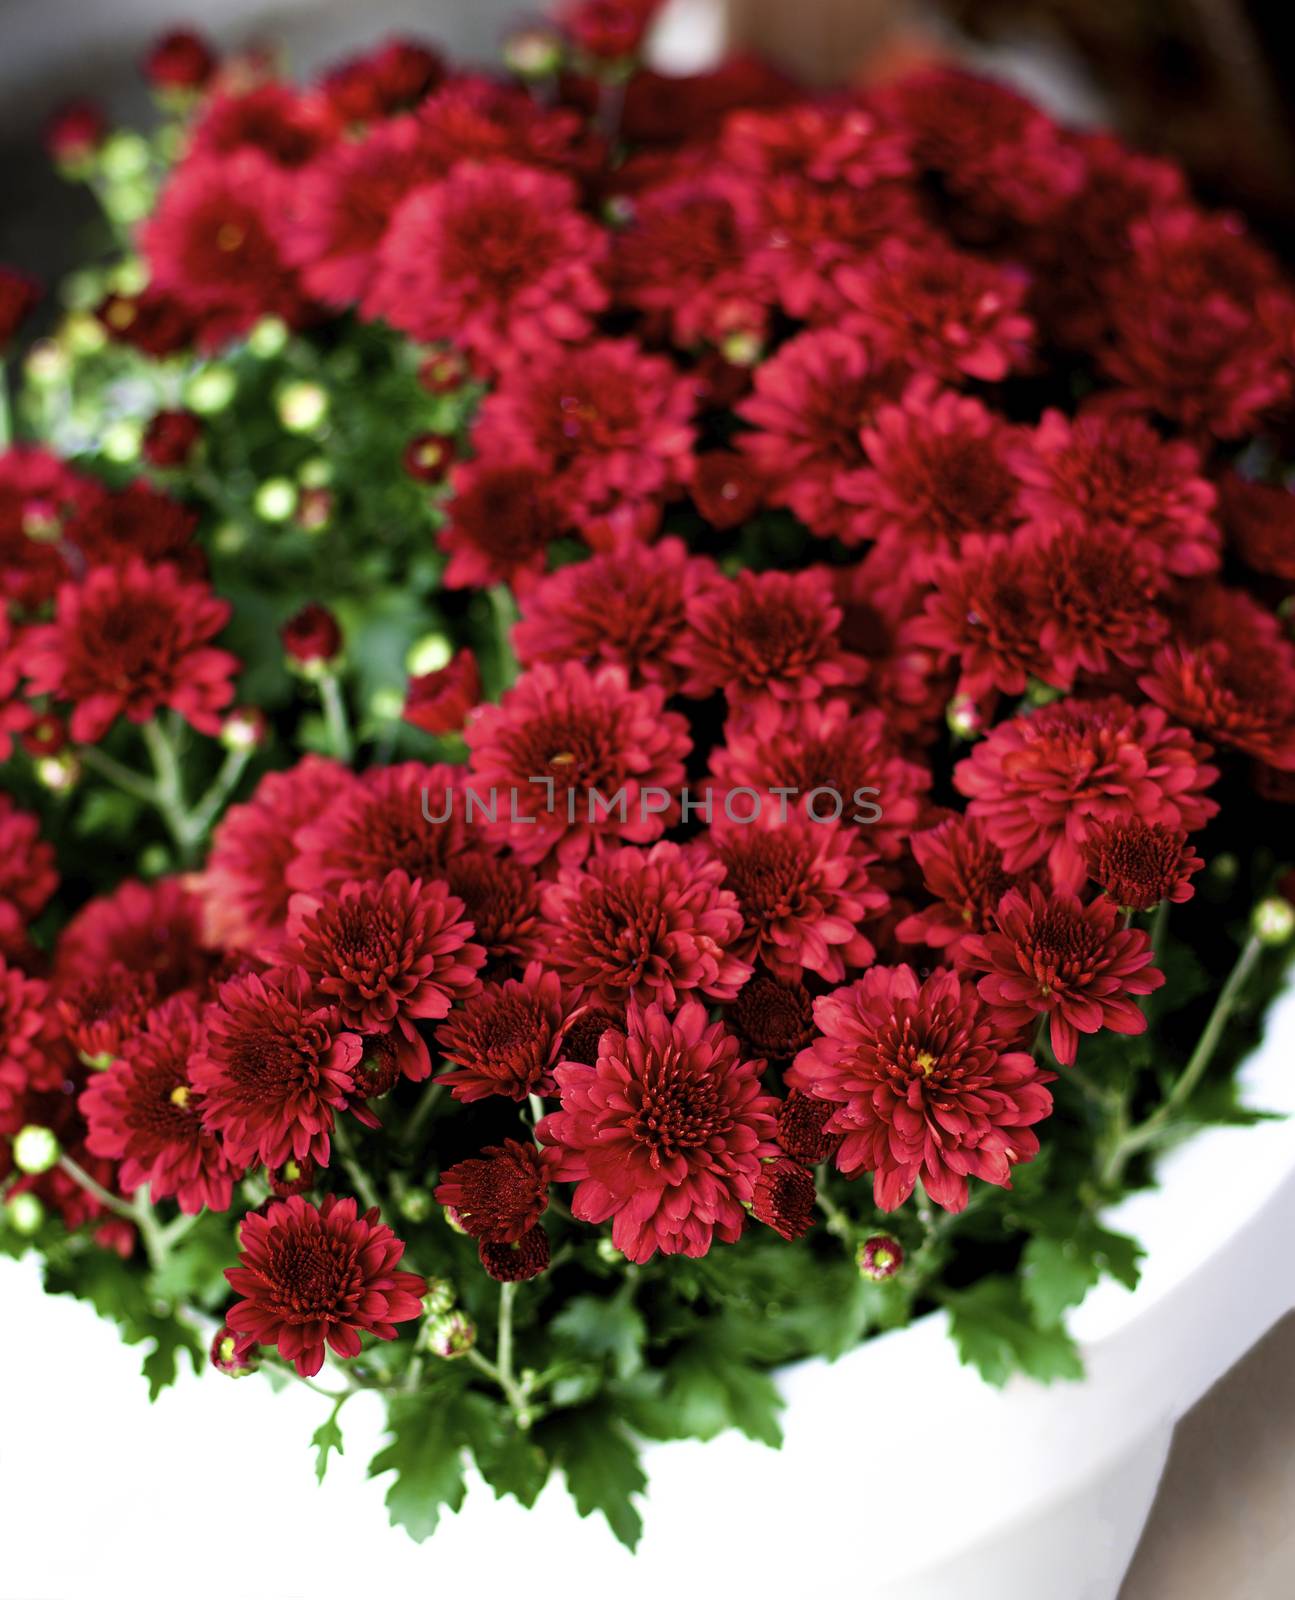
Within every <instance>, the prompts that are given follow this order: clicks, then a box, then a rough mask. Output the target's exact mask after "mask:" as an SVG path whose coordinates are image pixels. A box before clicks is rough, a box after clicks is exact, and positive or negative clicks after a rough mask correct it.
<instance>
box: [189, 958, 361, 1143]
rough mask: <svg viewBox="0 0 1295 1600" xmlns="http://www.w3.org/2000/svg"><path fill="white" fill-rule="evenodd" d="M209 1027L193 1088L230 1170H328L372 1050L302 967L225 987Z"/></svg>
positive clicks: (193, 1065)
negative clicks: (338, 1116) (337, 1118)
mask: <svg viewBox="0 0 1295 1600" xmlns="http://www.w3.org/2000/svg"><path fill="white" fill-rule="evenodd" d="M204 1022H205V1024H206V1038H205V1039H204V1040H203V1042H202V1044H201V1046H200V1048H199V1051H198V1053H197V1054H196V1055H195V1056H194V1057H193V1059H192V1061H191V1062H190V1067H189V1075H190V1082H191V1083H192V1085H193V1087H194V1088H195V1089H198V1090H199V1091H201V1093H202V1096H203V1121H204V1122H205V1124H206V1126H207V1127H208V1128H210V1129H211V1130H212V1132H214V1133H217V1134H219V1135H220V1138H221V1141H222V1143H223V1144H224V1147H225V1150H226V1153H227V1154H228V1156H229V1158H230V1160H231V1161H235V1162H238V1163H240V1164H241V1165H243V1166H250V1165H252V1164H253V1163H254V1162H258V1161H259V1162H263V1163H264V1164H265V1165H266V1166H267V1167H281V1166H282V1165H283V1164H284V1162H285V1161H287V1160H288V1159H289V1158H290V1157H292V1158H295V1159H297V1160H300V1159H301V1158H302V1157H303V1156H309V1157H310V1158H311V1159H312V1160H314V1161H316V1162H318V1163H319V1165H320V1166H321V1167H324V1166H327V1165H328V1156H329V1133H330V1131H331V1129H332V1126H333V1113H334V1112H335V1111H340V1110H342V1109H343V1108H344V1107H345V1106H346V1104H347V1100H348V1096H349V1094H350V1092H351V1089H352V1087H353V1084H354V1071H355V1068H356V1067H358V1065H359V1062H360V1057H361V1055H362V1054H363V1049H364V1042H363V1040H362V1039H361V1038H360V1037H359V1035H358V1034H355V1033H348V1032H345V1031H344V1030H343V1028H342V1026H341V1023H340V1021H339V1019H338V1014H337V1010H336V1008H335V1007H333V1006H330V1005H321V1004H320V1002H319V1000H318V998H317V997H316V996H315V994H314V993H313V991H312V989H311V984H310V979H309V978H308V977H307V975H306V973H305V972H303V971H302V969H301V968H300V967H285V968H280V969H278V970H275V971H271V972H269V973H267V974H266V976H265V977H264V978H263V977H261V976H260V975H259V974H258V973H255V972H250V973H247V974H245V975H244V976H243V977H241V978H231V979H230V980H229V981H228V982H227V983H224V984H222V985H221V987H220V992H219V995H218V997H217V999H216V1002H215V1003H214V1004H213V1005H212V1006H210V1007H209V1008H208V1009H207V1011H206V1013H205V1016H204Z"/></svg>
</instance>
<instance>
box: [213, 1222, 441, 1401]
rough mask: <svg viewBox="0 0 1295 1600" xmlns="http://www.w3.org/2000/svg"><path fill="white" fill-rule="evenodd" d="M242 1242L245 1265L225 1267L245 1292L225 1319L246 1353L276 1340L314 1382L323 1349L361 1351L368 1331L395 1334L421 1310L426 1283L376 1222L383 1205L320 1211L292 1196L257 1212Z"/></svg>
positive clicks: (241, 1351) (354, 1353)
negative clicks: (407, 1268)
mask: <svg viewBox="0 0 1295 1600" xmlns="http://www.w3.org/2000/svg"><path fill="white" fill-rule="evenodd" d="M240 1242H241V1244H242V1250H241V1252H240V1254H239V1261H240V1262H241V1263H242V1265H241V1266H237V1267H227V1268H226V1270H225V1276H226V1277H227V1278H228V1279H229V1282H230V1287H231V1288H232V1289H233V1290H234V1292H235V1294H238V1295H241V1296H242V1297H243V1298H242V1299H240V1300H239V1301H238V1302H237V1303H236V1304H235V1305H234V1306H233V1307H232V1308H231V1309H230V1311H229V1313H228V1315H227V1316H226V1318H225V1321H226V1323H227V1324H228V1326H229V1327H230V1328H232V1329H233V1330H234V1332H235V1333H237V1334H238V1335H239V1349H238V1353H239V1354H240V1355H245V1354H246V1352H247V1350H248V1349H249V1348H250V1347H251V1346H252V1345H254V1344H263V1345H273V1346H275V1347H276V1348H277V1349H278V1352H279V1354H280V1355H281V1356H282V1357H283V1359H284V1360H285V1361H291V1362H292V1363H293V1365H294V1366H295V1367H296V1369H297V1371H298V1372H299V1373H300V1374H301V1376H302V1377H303V1378H310V1377H313V1376H314V1375H315V1373H317V1372H318V1371H319V1369H320V1367H322V1366H323V1364H324V1347H325V1345H327V1347H328V1348H329V1349H330V1350H332V1351H333V1353H334V1354H335V1355H339V1356H357V1355H359V1353H360V1335H361V1334H362V1333H371V1334H374V1335H375V1336H376V1337H377V1338H379V1339H394V1338H395V1337H396V1329H395V1326H394V1324H396V1323H397V1322H409V1321H411V1320H412V1319H413V1318H414V1317H419V1316H421V1315H422V1312H423V1295H424V1294H426V1292H427V1283H426V1281H425V1279H423V1278H421V1277H419V1276H418V1274H417V1273H415V1272H399V1271H397V1270H396V1263H397V1262H398V1261H399V1260H400V1258H401V1256H402V1255H403V1254H404V1251H405V1247H404V1245H403V1244H402V1243H401V1241H400V1240H399V1239H397V1238H396V1236H395V1234H394V1233H392V1231H391V1229H390V1228H388V1227H387V1226H386V1225H385V1224H384V1223H381V1222H379V1221H378V1209H377V1207H376V1206H374V1207H373V1208H372V1209H371V1210H369V1211H366V1212H365V1213H364V1215H363V1216H358V1215H357V1207H356V1204H355V1201H354V1200H350V1199H345V1200H339V1199H338V1197H337V1196H336V1195H333V1194H330V1195H325V1196H324V1200H323V1203H322V1205H320V1206H319V1208H318V1209H316V1208H315V1207H314V1206H312V1205H311V1204H310V1202H309V1201H308V1200H303V1199H302V1198H301V1196H300V1195H294V1196H293V1197H292V1198H291V1199H290V1200H277V1201H275V1202H274V1204H273V1205H271V1206H270V1208H269V1210H268V1211H267V1212H266V1213H265V1215H264V1216H258V1215H257V1214H256V1212H251V1213H249V1214H248V1215H247V1216H246V1217H245V1218H244V1219H243V1223H242V1228H241V1230H240Z"/></svg>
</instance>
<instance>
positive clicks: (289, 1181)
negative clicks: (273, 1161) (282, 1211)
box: [265, 1156, 319, 1200]
mask: <svg viewBox="0 0 1295 1600" xmlns="http://www.w3.org/2000/svg"><path fill="white" fill-rule="evenodd" d="M318 1176H319V1168H318V1167H317V1166H316V1165H315V1163H314V1162H313V1161H312V1160H311V1159H310V1157H309V1156H302V1158H301V1160H300V1161H298V1160H297V1159H296V1157H295V1156H289V1157H288V1159H287V1160H286V1161H285V1162H284V1163H283V1165H282V1166H281V1167H267V1168H266V1169H265V1181H266V1182H267V1183H268V1184H269V1185H270V1193H271V1194H272V1195H273V1196H274V1197H275V1199H276V1200H286V1199H287V1198H288V1196H289V1195H290V1194H305V1193H306V1192H307V1191H308V1190H310V1189H313V1188H314V1186H315V1179H316V1178H317V1177H318Z"/></svg>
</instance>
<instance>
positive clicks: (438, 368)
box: [418, 350, 471, 394]
mask: <svg viewBox="0 0 1295 1600" xmlns="http://www.w3.org/2000/svg"><path fill="white" fill-rule="evenodd" d="M470 377H471V373H470V371H469V369H468V363H467V361H466V360H465V359H464V357H463V356H462V354H461V353H460V352H459V351H457V350H438V351H436V352H435V353H434V354H433V355H430V356H428V357H427V359H426V360H425V361H424V362H423V364H422V365H421V366H420V367H419V369H418V381H419V383H421V384H422V386H423V388H424V389H426V390H427V392H428V394H453V393H454V391H455V390H456V389H461V388H462V387H463V385H464V384H465V383H467V381H468V379H469V378H470Z"/></svg>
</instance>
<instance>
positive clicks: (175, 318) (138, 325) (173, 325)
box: [94, 289, 201, 361]
mask: <svg viewBox="0 0 1295 1600" xmlns="http://www.w3.org/2000/svg"><path fill="white" fill-rule="evenodd" d="M94 314H95V316H96V317H97V318H98V320H99V324H100V326H101V327H102V328H103V330H104V332H105V333H106V334H107V335H108V337H109V338H110V339H114V340H116V341H117V343H118V344H124V345H127V346H129V347H130V348H131V349H132V350H138V351H140V352H141V353H142V354H144V355H146V356H151V357H152V358H153V359H154V360H155V361H161V360H164V359H165V358H166V357H167V356H173V355H178V354H179V353H180V351H182V350H187V349H189V348H190V346H192V345H193V344H194V342H195V341H196V339H197V336H198V332H199V329H200V326H201V319H200V318H199V317H198V316H197V314H196V313H195V312H194V311H192V310H191V309H190V308H189V307H188V306H185V305H182V304H181V303H180V301H179V300H178V299H177V298H176V297H175V296H174V295H172V294H163V293H161V292H159V291H158V290H155V289H143V290H141V291H140V293H139V294H110V295H108V296H106V297H105V298H104V300H103V301H102V302H101V303H100V304H99V305H98V306H96V307H95V313H94Z"/></svg>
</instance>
